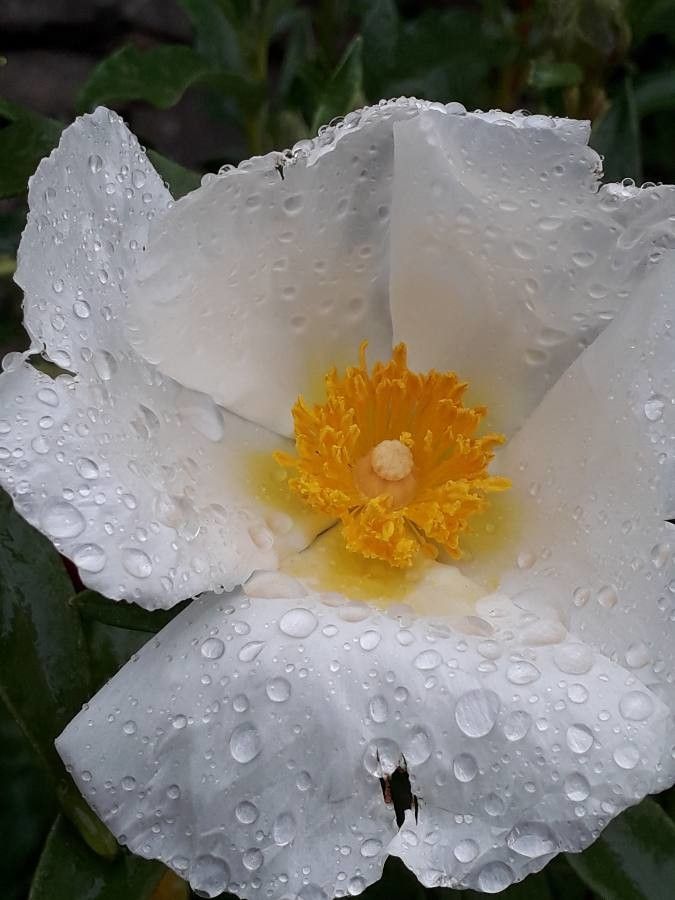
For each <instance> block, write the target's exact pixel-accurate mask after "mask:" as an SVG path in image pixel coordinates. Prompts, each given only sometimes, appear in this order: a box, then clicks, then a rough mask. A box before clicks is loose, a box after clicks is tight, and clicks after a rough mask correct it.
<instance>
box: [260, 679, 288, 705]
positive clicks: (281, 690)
mask: <svg viewBox="0 0 675 900" xmlns="http://www.w3.org/2000/svg"><path fill="white" fill-rule="evenodd" d="M265 693H266V694H267V696H268V697H269V699H270V700H271V701H272V702H273V703H285V702H286V700H288V698H289V697H290V696H291V686H290V684H289V683H288V681H286V679H285V678H270V680H269V681H268V682H267V684H266V685H265Z"/></svg>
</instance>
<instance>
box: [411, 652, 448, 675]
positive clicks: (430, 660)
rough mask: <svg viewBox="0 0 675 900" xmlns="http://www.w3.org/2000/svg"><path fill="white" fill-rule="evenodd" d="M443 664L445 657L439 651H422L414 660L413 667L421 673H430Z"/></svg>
mask: <svg viewBox="0 0 675 900" xmlns="http://www.w3.org/2000/svg"><path fill="white" fill-rule="evenodd" d="M442 662H443V657H442V656H441V654H440V653H439V652H438V650H422V652H421V653H418V654H417V656H416V657H415V659H414V660H413V665H414V666H415V668H416V669H419V670H420V671H421V672H430V671H431V670H432V669H435V668H437V666H440V664H441V663H442Z"/></svg>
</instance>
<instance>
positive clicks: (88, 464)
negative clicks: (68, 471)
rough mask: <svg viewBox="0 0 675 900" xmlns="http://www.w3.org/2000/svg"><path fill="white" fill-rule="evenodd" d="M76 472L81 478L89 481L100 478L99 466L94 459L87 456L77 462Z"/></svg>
mask: <svg viewBox="0 0 675 900" xmlns="http://www.w3.org/2000/svg"><path fill="white" fill-rule="evenodd" d="M75 470H76V471H77V474H78V475H79V476H80V477H81V478H85V479H86V480H87V481H93V480H94V479H95V478H98V466H97V464H96V463H95V462H94V460H93V459H88V458H87V457H86V456H81V457H80V458H79V459H77V460H76V461H75Z"/></svg>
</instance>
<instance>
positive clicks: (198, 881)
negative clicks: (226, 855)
mask: <svg viewBox="0 0 675 900" xmlns="http://www.w3.org/2000/svg"><path fill="white" fill-rule="evenodd" d="M229 883H230V869H229V867H228V865H227V863H226V862H225V861H224V860H222V859H219V858H218V857H217V856H212V855H211V854H210V853H205V854H203V855H202V856H198V857H197V858H196V859H195V861H194V862H193V863H192V865H191V866H190V884H191V886H192V889H193V890H194V891H197V892H199V893H200V894H202V895H205V896H207V897H215V896H217V895H220V894H221V893H223V892H224V891H225V890H227V886H228V884H229Z"/></svg>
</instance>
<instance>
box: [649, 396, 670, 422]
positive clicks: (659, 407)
mask: <svg viewBox="0 0 675 900" xmlns="http://www.w3.org/2000/svg"><path fill="white" fill-rule="evenodd" d="M666 403H667V400H666V398H665V397H662V396H661V395H660V394H653V395H652V396H651V397H650V398H649V399H648V400H647V401H646V403H645V405H644V411H645V416H646V417H647V419H649V421H650V422H658V421H659V419H660V418H661V417H662V416H663V410H664V408H665V405H666Z"/></svg>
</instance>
